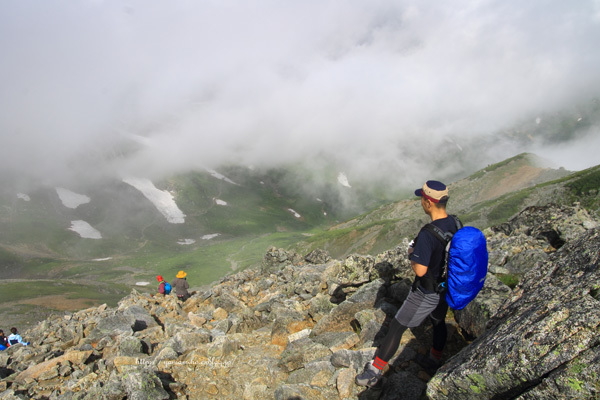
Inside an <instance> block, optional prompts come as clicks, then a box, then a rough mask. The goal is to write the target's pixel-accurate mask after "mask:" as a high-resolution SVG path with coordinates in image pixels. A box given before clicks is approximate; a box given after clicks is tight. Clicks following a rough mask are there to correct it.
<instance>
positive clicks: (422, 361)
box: [414, 354, 442, 375]
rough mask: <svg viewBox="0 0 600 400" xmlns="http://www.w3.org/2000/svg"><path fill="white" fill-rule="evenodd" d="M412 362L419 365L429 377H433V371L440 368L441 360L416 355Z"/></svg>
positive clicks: (429, 356) (428, 355)
mask: <svg viewBox="0 0 600 400" xmlns="http://www.w3.org/2000/svg"><path fill="white" fill-rule="evenodd" d="M414 361H415V362H416V363H417V364H419V365H420V366H421V367H422V368H423V369H424V370H425V371H426V372H427V373H428V374H429V375H434V374H435V371H437V370H438V368H439V367H441V366H442V362H441V360H437V359H435V358H433V357H432V356H431V355H430V354H427V355H425V356H424V355H422V354H417V356H416V357H415V359H414Z"/></svg>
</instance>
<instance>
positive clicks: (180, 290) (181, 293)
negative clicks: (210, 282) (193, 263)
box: [172, 271, 190, 301]
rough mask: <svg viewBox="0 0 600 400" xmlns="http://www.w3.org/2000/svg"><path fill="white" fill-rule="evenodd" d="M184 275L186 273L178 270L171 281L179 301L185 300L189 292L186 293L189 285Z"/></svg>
mask: <svg viewBox="0 0 600 400" xmlns="http://www.w3.org/2000/svg"><path fill="white" fill-rule="evenodd" d="M186 276H187V273H185V272H183V271H179V272H178V273H177V275H176V276H175V279H173V281H172V284H173V286H174V287H175V293H176V294H177V298H178V299H179V300H181V301H186V300H187V299H188V297H190V294H189V293H188V289H189V288H190V285H189V284H188V282H187V279H185V277H186Z"/></svg>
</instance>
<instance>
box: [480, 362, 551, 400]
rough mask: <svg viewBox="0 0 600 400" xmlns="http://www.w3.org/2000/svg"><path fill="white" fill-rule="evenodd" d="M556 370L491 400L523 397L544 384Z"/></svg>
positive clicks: (509, 399)
mask: <svg viewBox="0 0 600 400" xmlns="http://www.w3.org/2000/svg"><path fill="white" fill-rule="evenodd" d="M558 368H560V367H558ZM556 369H557V368H555V369H553V370H551V371H548V372H546V373H545V374H544V375H542V376H540V377H539V378H537V379H534V380H531V381H527V382H522V383H521V384H520V385H518V386H514V387H512V388H510V389H509V390H507V391H506V392H503V393H498V394H496V395H495V396H494V397H492V398H491V400H513V399H516V398H518V397H520V396H522V395H523V394H524V393H526V392H528V391H530V390H531V389H533V388H535V387H536V386H538V385H539V384H540V383H542V382H543V381H544V379H546V378H547V377H548V376H549V375H550V374H551V373H552V372H554V371H555V370H556Z"/></svg>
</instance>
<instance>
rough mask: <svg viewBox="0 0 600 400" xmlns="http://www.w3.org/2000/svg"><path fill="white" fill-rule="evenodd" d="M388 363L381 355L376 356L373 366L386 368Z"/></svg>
mask: <svg viewBox="0 0 600 400" xmlns="http://www.w3.org/2000/svg"><path fill="white" fill-rule="evenodd" d="M386 365H387V361H383V360H382V359H381V358H379V357H375V359H374V360H373V366H374V367H375V368H377V369H384V368H385V366H386Z"/></svg>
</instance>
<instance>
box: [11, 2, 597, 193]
mask: <svg viewBox="0 0 600 400" xmlns="http://www.w3.org/2000/svg"><path fill="white" fill-rule="evenodd" d="M599 43H600V1H598V0H589V1H583V0H572V1H563V0H547V1H541V0H530V1H521V0H519V1H509V0H496V1H490V0H481V1H464V0H458V1H452V2H442V1H433V0H431V1H429V0H414V1H403V0H370V1H354V0H348V1H341V0H302V1H269V0H264V1H252V0H246V1H227V0H220V1H216V0H215V1H201V0H194V1H191V0H190V1H152V0H140V1H101V0H88V1H67V0H64V1H58V0H44V1H38V0H35V1H28V0H3V1H1V2H0V139H1V144H0V167H1V168H2V170H3V171H21V173H23V174H24V175H28V176H33V177H36V178H42V179H46V180H47V179H49V178H51V177H59V176H63V175H64V174H65V173H67V172H69V171H73V170H75V171H76V173H77V174H79V175H89V176H93V175H94V174H99V173H100V171H110V173H116V174H123V175H128V174H134V175H137V176H141V175H148V176H147V177H150V178H152V176H153V175H155V174H160V173H171V172H178V171H184V170H186V169H189V168H201V167H209V168H213V167H218V165H219V164H220V163H228V162H236V163H241V164H245V165H256V166H261V165H278V164H281V163H285V162H294V163H296V162H302V161H305V162H306V163H307V164H308V165H310V164H311V163H315V162H316V161H318V160H320V161H321V162H323V161H324V160H333V161H335V162H337V163H339V164H340V168H344V169H345V172H346V174H347V176H348V178H349V179H350V181H351V183H352V180H353V177H357V176H366V175H368V174H379V173H381V174H385V175H394V176H396V177H397V179H399V180H400V181H402V180H403V179H404V180H410V179H409V178H406V177H407V176H410V177H412V179H421V178H423V177H426V176H431V175H432V174H435V172H433V171H431V163H430V162H429V157H430V155H431V154H430V153H431V152H432V151H433V150H432V149H435V151H436V152H438V151H440V147H439V144H440V143H444V144H446V145H447V146H448V147H452V148H453V149H454V150H456V149H461V148H462V149H463V150H464V149H465V148H467V147H468V145H469V143H477V142H478V140H479V141H480V142H482V143H483V142H486V141H487V143H490V141H489V138H487V137H488V136H489V135H491V134H492V133H494V132H498V131H499V130H502V129H507V128H510V127H511V126H513V125H514V124H515V123H522V122H524V121H530V122H533V121H534V120H535V118H536V117H537V116H538V115H546V114H551V113H553V112H555V111H558V110H563V109H566V108H573V107H575V106H576V105H578V104H580V103H582V102H583V103H584V104H588V105H589V104H590V103H591V102H592V99H593V98H595V97H598V96H599V95H600V72H599V71H600V51H599ZM538 122H539V121H538ZM585 129H586V131H585V132H582V133H581V135H579V136H580V137H582V138H583V141H578V142H573V143H568V144H564V143H563V144H561V145H560V146H554V147H546V146H542V145H541V144H542V143H544V140H543V138H535V137H533V138H532V140H531V145H530V146H529V148H528V146H525V147H524V146H523V144H522V143H520V144H519V145H514V144H512V143H510V141H508V142H507V141H503V142H502V143H499V144H497V145H495V146H494V148H482V149H480V151H478V152H477V154H478V156H479V157H480V158H481V159H485V158H486V157H487V158H490V159H491V158H494V157H496V158H497V159H493V160H492V161H499V159H500V158H503V157H505V156H506V157H508V156H512V155H514V154H516V153H518V152H520V151H524V150H535V151H538V152H540V153H544V154H540V155H542V156H544V155H547V156H551V157H554V158H555V159H557V160H559V161H558V163H559V164H560V165H563V166H565V167H567V168H570V169H581V168H585V167H588V166H591V165H596V164H600V152H598V151H597V149H598V148H600V130H599V128H598V125H592V126H591V127H590V126H588V127H586V128H585ZM537 134H538V135H543V130H542V131H541V132H537ZM454 150H453V151H454ZM468 156H471V155H468ZM403 177H404V178H403ZM411 183H412V182H411Z"/></svg>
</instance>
